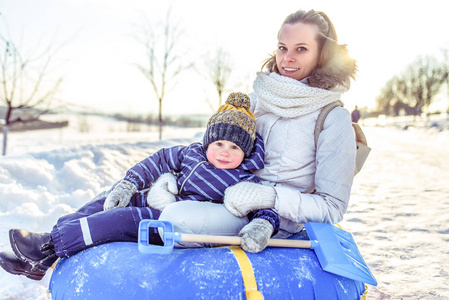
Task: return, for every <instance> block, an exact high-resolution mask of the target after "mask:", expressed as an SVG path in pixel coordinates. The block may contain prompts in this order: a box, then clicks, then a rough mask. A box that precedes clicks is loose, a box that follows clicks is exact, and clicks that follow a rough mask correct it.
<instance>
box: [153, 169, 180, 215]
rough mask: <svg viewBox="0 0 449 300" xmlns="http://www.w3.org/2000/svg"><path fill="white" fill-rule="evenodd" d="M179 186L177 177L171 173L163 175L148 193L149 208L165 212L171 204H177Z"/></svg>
mask: <svg viewBox="0 0 449 300" xmlns="http://www.w3.org/2000/svg"><path fill="white" fill-rule="evenodd" d="M177 194H178V186H177V184H176V177H175V175H173V174H171V173H165V174H162V176H161V177H159V178H158V180H156V182H155V183H153V185H152V186H151V189H150V191H149V192H148V197H147V203H148V206H150V207H152V208H155V209H157V210H160V211H163V210H164V208H165V207H166V206H167V205H169V204H170V203H173V202H176V195H177Z"/></svg>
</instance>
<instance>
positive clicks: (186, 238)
mask: <svg viewBox="0 0 449 300" xmlns="http://www.w3.org/2000/svg"><path fill="white" fill-rule="evenodd" d="M178 234H179V233H175V235H178ZM180 235H181V238H180V240H181V241H183V242H196V243H211V244H223V245H241V243H242V238H241V237H238V236H222V235H201V234H185V233H183V234H180ZM268 246H269V247H286V248H307V249H309V248H312V242H310V241H307V240H285V239H270V240H269V241H268Z"/></svg>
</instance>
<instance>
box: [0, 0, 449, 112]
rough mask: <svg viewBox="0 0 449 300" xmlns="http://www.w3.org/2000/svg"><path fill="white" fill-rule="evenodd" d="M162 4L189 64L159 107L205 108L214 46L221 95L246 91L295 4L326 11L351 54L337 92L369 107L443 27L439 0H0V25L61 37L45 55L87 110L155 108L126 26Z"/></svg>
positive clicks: (26, 34)
mask: <svg viewBox="0 0 449 300" xmlns="http://www.w3.org/2000/svg"><path fill="white" fill-rule="evenodd" d="M168 7H171V11H172V15H171V16H172V20H173V21H172V23H173V24H177V25H178V26H179V28H180V29H182V31H183V35H182V37H181V38H180V39H179V42H178V43H177V47H176V50H175V51H176V54H177V55H179V56H180V57H181V59H182V60H183V62H185V63H190V62H191V61H193V63H194V64H195V66H196V67H195V68H191V69H189V70H185V71H184V72H183V73H181V74H180V76H179V77H177V79H176V80H175V81H170V82H169V83H172V86H170V87H169V90H168V91H167V94H166V97H165V100H164V104H163V113H164V114H186V113H187V114H194V113H205V114H209V113H212V110H211V108H210V106H209V105H208V101H210V102H211V103H213V104H214V105H215V108H216V104H217V103H218V98H217V96H216V91H215V87H214V85H213V84H212V83H211V82H210V81H208V80H207V79H206V78H205V77H204V75H201V70H203V71H204V65H205V61H206V58H208V57H212V56H213V54H214V53H216V51H217V49H219V48H224V49H225V50H226V51H227V52H228V53H229V55H230V57H231V61H232V73H231V75H230V80H229V84H228V85H227V87H226V91H225V95H227V94H228V93H230V92H232V91H241V92H251V91H252V82H253V80H254V78H255V74H256V72H257V71H259V70H260V67H261V65H262V62H263V60H264V59H266V58H267V57H268V55H269V54H270V53H272V52H273V51H274V50H275V49H276V43H277V39H276V36H277V32H278V30H279V27H280V25H281V24H282V22H283V20H284V19H285V17H286V16H287V15H288V14H290V13H292V12H294V11H296V10H298V9H315V10H321V11H324V12H325V13H326V14H328V16H329V17H330V19H331V20H332V22H333V23H334V25H335V27H336V29H337V33H338V36H339V42H340V43H343V44H347V45H348V49H349V51H350V55H351V56H352V57H354V58H355V59H356V60H357V62H358V70H359V71H358V75H357V78H356V80H355V81H354V82H353V83H352V87H351V90H350V91H349V92H347V93H346V94H344V95H343V98H342V100H343V101H344V103H345V106H346V107H347V108H348V109H353V107H354V106H355V105H358V106H359V107H364V106H367V107H370V108H374V107H375V98H376V96H377V95H378V94H379V91H380V89H381V88H382V87H383V85H384V84H385V82H386V81H388V79H390V78H391V77H392V76H394V75H398V74H400V73H401V72H402V71H403V70H404V69H405V68H406V67H407V66H408V65H409V64H411V63H413V61H414V60H415V59H416V58H417V57H418V56H423V55H438V54H439V53H440V52H439V51H440V49H442V48H449V37H446V36H445V35H441V32H444V30H445V29H446V28H449V18H447V5H446V4H445V3H444V1H439V0H428V1H415V0H412V1H405V0H394V1H391V0H390V1H386V0H379V1H369V2H366V1H357V0H343V1H334V0H313V1H301V0H296V1H291V0H283V1H279V2H278V3H276V2H273V1H260V0H245V1H238V0H229V1H210V0H189V1H183V0H171V1H152V0H129V1H121V0H109V1H106V0H57V1H56V0H38V1H37V0H0V13H1V15H0V32H1V33H2V34H5V33H7V34H8V35H9V36H10V37H11V38H12V39H13V40H14V41H16V44H20V47H21V49H24V51H25V50H27V51H28V52H27V53H30V52H31V53H33V51H35V50H36V49H40V48H42V47H44V46H45V45H49V44H52V45H56V46H58V45H62V46H61V47H60V48H59V50H58V52H57V53H56V55H55V56H54V57H55V59H54V61H55V62H56V63H57V68H55V69H56V70H54V71H55V74H56V73H58V72H59V73H60V74H62V76H63V82H62V84H61V87H60V91H59V93H58V95H57V96H58V98H59V99H61V100H63V101H65V102H68V103H73V104H76V105H78V106H82V107H85V108H86V109H87V110H91V111H102V112H108V113H114V112H120V113H124V114H129V115H137V114H157V107H158V103H157V100H156V97H155V94H154V91H153V90H152V88H151V85H150V83H149V82H148V81H147V79H146V78H145V77H144V76H143V75H142V74H141V73H140V71H139V70H138V69H137V67H136V63H142V62H144V61H145V56H144V48H143V46H142V45H141V44H139V43H138V42H137V40H136V38H135V36H136V34H137V33H138V32H141V29H142V28H143V25H144V24H146V23H149V24H153V25H154V26H155V28H158V27H157V24H161V21H162V20H163V19H164V18H165V16H166V12H167V10H168ZM17 41H20V43H19V42H17ZM30 49H31V50H30ZM36 53H37V51H36ZM59 73H58V74H59ZM52 74H53V73H52ZM203 74H204V72H203ZM55 76H56V75H55Z"/></svg>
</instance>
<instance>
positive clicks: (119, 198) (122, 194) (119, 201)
mask: <svg viewBox="0 0 449 300" xmlns="http://www.w3.org/2000/svg"><path fill="white" fill-rule="evenodd" d="M136 192H137V188H136V186H135V185H134V184H132V183H131V182H129V181H127V180H121V181H120V182H119V183H117V185H116V186H115V187H114V188H113V189H112V191H111V192H110V193H109V195H108V196H107V197H106V200H105V201H104V204H103V209H104V210H108V209H111V208H116V207H125V206H127V205H128V203H129V200H131V197H132V195H134V193H136Z"/></svg>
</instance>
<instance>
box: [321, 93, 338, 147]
mask: <svg viewBox="0 0 449 300" xmlns="http://www.w3.org/2000/svg"><path fill="white" fill-rule="evenodd" d="M337 106H343V102H341V100H338V101H334V102H331V103H329V104H328V105H326V106H325V107H323V109H322V110H321V111H320V114H319V115H318V118H317V120H316V124H315V132H314V133H315V149H316V148H317V145H318V137H319V136H320V133H321V130H323V125H324V120H326V117H327V115H328V114H329V113H330V111H331V110H333V109H334V108H336V107H337Z"/></svg>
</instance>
